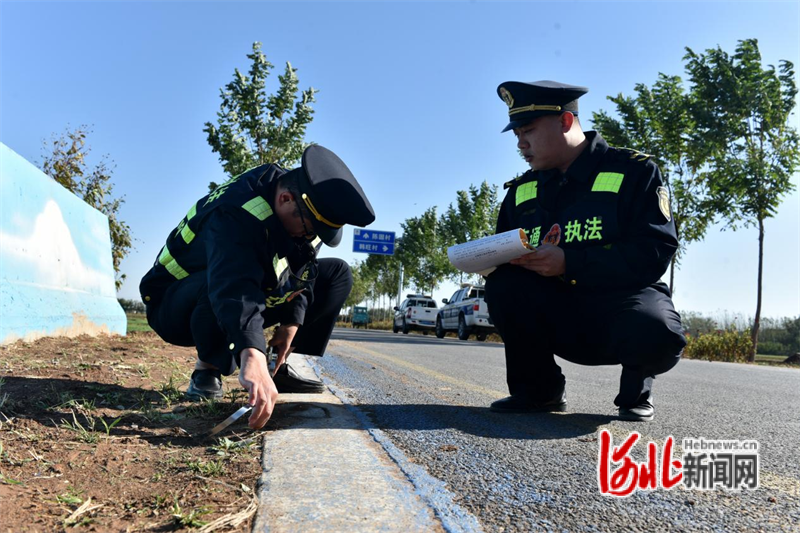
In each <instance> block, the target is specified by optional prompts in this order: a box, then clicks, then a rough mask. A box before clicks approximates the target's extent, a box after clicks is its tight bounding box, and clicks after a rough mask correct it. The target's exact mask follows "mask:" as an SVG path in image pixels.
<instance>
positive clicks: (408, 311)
mask: <svg viewBox="0 0 800 533" xmlns="http://www.w3.org/2000/svg"><path fill="white" fill-rule="evenodd" d="M437 310H438V309H437V307H436V301H434V299H433V298H431V297H430V296H423V295H421V294H408V295H406V299H405V300H403V303H402V304H400V307H395V308H394V322H393V323H392V331H393V332H394V333H397V332H398V331H402V332H403V333H406V334H407V333H408V332H409V331H411V330H412V329H416V330H420V331H422V332H423V333H424V334H426V335H427V334H428V332H429V331H432V330H433V328H434V326H435V325H436V311H437Z"/></svg>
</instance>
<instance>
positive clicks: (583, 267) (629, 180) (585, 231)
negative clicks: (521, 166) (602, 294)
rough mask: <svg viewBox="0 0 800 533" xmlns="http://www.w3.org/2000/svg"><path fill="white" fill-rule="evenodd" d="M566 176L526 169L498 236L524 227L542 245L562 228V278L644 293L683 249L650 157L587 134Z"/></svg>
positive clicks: (512, 189) (580, 285) (583, 285)
mask: <svg viewBox="0 0 800 533" xmlns="http://www.w3.org/2000/svg"><path fill="white" fill-rule="evenodd" d="M586 138H587V140H588V141H589V142H588V145H587V147H586V149H585V150H584V151H583V152H582V153H581V154H580V155H579V156H578V158H577V159H576V160H575V161H574V162H573V163H572V164H571V165H570V167H569V168H568V169H567V172H566V173H565V174H561V172H560V171H558V170H557V169H553V170H547V171H534V170H531V171H528V172H526V173H525V174H523V175H522V176H520V177H519V178H517V179H516V180H513V181H510V182H508V183H507V184H506V186H507V187H508V188H509V190H508V194H507V195H506V197H505V199H504V200H503V203H502V205H501V208H500V216H499V217H498V221H497V232H498V233H500V232H503V231H509V230H513V229H516V228H522V229H523V230H525V232H526V234H527V235H528V238H529V239H530V242H531V244H533V245H534V246H538V245H540V244H541V243H542V241H543V240H544V238H545V236H546V235H547V234H548V233H549V232H550V231H551V229H552V230H553V232H555V231H557V229H558V228H555V227H554V225H555V224H558V225H559V226H560V230H561V235H560V242H559V246H560V247H561V248H562V249H563V250H564V255H565V260H566V272H565V273H564V275H563V280H564V281H565V282H566V283H569V284H570V285H573V286H575V287H576V289H585V290H596V289H641V288H644V287H646V286H648V285H651V284H653V283H655V282H657V281H658V280H659V278H660V277H661V276H662V275H663V274H664V272H666V269H667V267H668V266H669V262H670V259H671V258H672V256H673V254H674V253H675V251H676V250H677V248H678V239H677V235H676V233H675V224H674V222H673V221H672V215H671V213H670V210H669V196H668V194H667V190H666V188H665V187H664V186H663V184H662V182H661V173H660V172H659V170H658V167H657V166H656V164H655V163H654V162H653V161H651V160H650V157H649V156H647V155H644V154H641V153H639V152H635V151H632V150H627V149H618V148H611V147H609V146H608V144H607V143H606V142H605V141H604V140H603V138H602V137H601V136H600V135H599V134H598V133H597V132H587V133H586Z"/></svg>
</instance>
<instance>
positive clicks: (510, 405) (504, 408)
mask: <svg viewBox="0 0 800 533" xmlns="http://www.w3.org/2000/svg"><path fill="white" fill-rule="evenodd" d="M489 410H490V411H494V412H495V413H546V412H563V411H566V410H567V393H566V391H565V392H562V393H561V394H559V395H558V396H556V397H554V398H552V399H550V400H546V401H542V400H538V399H536V398H532V397H531V396H529V395H527V394H512V395H511V396H508V397H507V398H503V399H502V400H497V401H496V402H492V405H490V406H489Z"/></svg>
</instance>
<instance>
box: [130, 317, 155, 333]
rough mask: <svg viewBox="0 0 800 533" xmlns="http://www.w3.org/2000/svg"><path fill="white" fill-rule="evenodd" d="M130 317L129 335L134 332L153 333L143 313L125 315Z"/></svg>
mask: <svg viewBox="0 0 800 533" xmlns="http://www.w3.org/2000/svg"><path fill="white" fill-rule="evenodd" d="M125 316H126V317H128V333H132V332H134V331H153V329H152V328H151V327H150V326H149V325H148V323H147V317H146V316H145V315H144V314H142V313H125Z"/></svg>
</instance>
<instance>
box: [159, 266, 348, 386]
mask: <svg viewBox="0 0 800 533" xmlns="http://www.w3.org/2000/svg"><path fill="white" fill-rule="evenodd" d="M352 287H353V277H352V274H351V273H350V267H349V266H348V265H347V263H345V262H344V261H342V260H341V259H332V258H328V259H320V260H319V275H318V276H317V279H316V280H314V286H313V292H314V298H313V301H312V303H311V305H310V306H309V307H308V309H307V310H306V316H305V320H304V322H303V325H302V326H300V329H299V330H298V331H297V335H295V338H294V341H293V342H292V346H294V348H295V351H296V352H298V353H303V354H307V355H322V354H324V353H325V348H327V346H328V341H329V340H330V338H331V333H332V332H333V327H334V325H335V324H336V318H337V317H338V316H339V311H341V309H342V305H344V301H345V300H346V299H347V296H348V295H349V294H350V289H351V288H352ZM261 316H262V317H264V327H268V326H272V325H274V324H277V323H278V322H279V318H278V309H277V308H267V309H265V310H264V312H263V313H262V314H261ZM147 320H148V322H149V323H150V327H152V328H153V330H155V332H156V333H158V335H159V336H160V337H161V338H162V339H164V340H165V341H167V342H169V343H170V344H177V345H178V346H196V347H197V357H198V358H199V359H200V360H201V361H203V362H204V363H208V364H211V365H214V366H215V367H217V368H218V369H220V371H221V372H222V373H223V374H225V375H229V374H232V373H233V372H234V371H235V370H236V364H235V362H234V359H233V353H231V351H230V350H229V348H228V346H229V342H230V341H229V340H228V338H227V336H226V335H225V332H224V331H223V330H222V327H221V326H220V324H219V321H218V320H217V317H216V316H215V315H214V311H213V310H212V308H211V302H210V300H209V299H208V279H207V275H206V272H197V273H194V274H191V275H189V276H188V277H186V278H183V279H182V280H179V281H176V282H175V283H173V284H172V285H170V287H169V289H168V290H167V292H166V293H165V294H164V297H163V298H162V299H161V301H160V302H159V303H158V305H155V306H153V305H148V306H147Z"/></svg>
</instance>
